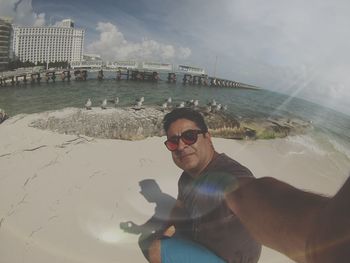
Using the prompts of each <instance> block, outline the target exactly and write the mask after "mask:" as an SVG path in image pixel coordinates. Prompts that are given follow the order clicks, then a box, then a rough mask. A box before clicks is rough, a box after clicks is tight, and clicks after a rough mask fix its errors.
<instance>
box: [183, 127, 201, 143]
mask: <svg viewBox="0 0 350 263" xmlns="http://www.w3.org/2000/svg"><path fill="white" fill-rule="evenodd" d="M181 139H182V141H183V142H184V143H185V144H187V145H191V144H194V143H196V141H197V139H198V132H197V131H192V130H189V131H185V132H184V133H183V134H182V135H181Z"/></svg>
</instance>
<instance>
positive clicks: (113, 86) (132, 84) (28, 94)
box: [0, 74, 350, 158]
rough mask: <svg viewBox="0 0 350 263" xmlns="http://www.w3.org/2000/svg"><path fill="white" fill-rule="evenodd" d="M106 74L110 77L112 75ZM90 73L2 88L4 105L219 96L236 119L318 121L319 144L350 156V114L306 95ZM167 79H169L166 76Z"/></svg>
mask: <svg viewBox="0 0 350 263" xmlns="http://www.w3.org/2000/svg"><path fill="white" fill-rule="evenodd" d="M105 75H107V77H108V74H105ZM89 77H90V79H89V80H87V81H75V80H73V79H72V81H71V82H62V81H60V80H57V81H56V83H52V82H49V83H46V82H45V81H42V82H41V84H34V85H31V84H27V85H23V84H21V85H19V86H14V87H11V86H7V87H0V108H2V109H5V110H6V112H7V113H8V114H9V115H10V116H13V115H16V114H20V113H36V112H42V111H47V110H56V109H62V108H65V107H83V106H84V104H85V102H86V100H87V99H88V98H91V100H92V103H93V106H95V107H98V106H99V105H100V103H101V101H102V100H103V99H104V98H107V99H113V98H115V97H117V96H118V97H119V98H120V102H119V105H120V106H130V105H133V103H134V102H135V99H136V98H138V97H141V96H143V97H144V98H145V102H144V104H145V105H161V104H162V102H163V101H164V100H165V99H166V98H168V97H172V98H173V102H174V103H175V104H176V103H180V102H181V101H186V100H190V99H198V100H199V103H200V105H201V104H202V105H203V104H206V103H208V102H209V101H210V100H211V99H215V100H216V101H217V102H218V103H221V104H226V105H228V110H229V112H230V113H231V114H233V115H235V116H236V117H256V118H267V117H271V116H272V117H273V116H285V117H293V116H295V117H299V118H303V119H305V120H309V121H312V123H313V125H314V126H315V130H314V134H313V136H314V138H317V139H318V141H319V143H322V144H323V145H331V146H332V147H333V150H337V151H340V152H342V153H343V154H345V155H346V156H347V158H350V117H349V116H347V115H345V114H342V113H339V112H336V111H333V110H331V109H328V108H325V107H322V106H320V105H316V104H313V103H311V102H308V101H305V100H302V99H298V98H290V97H288V96H286V95H283V94H279V93H276V92H271V91H267V90H247V89H234V88H214V87H203V86H184V85H182V84H181V83H177V84H169V83H167V82H166V81H159V82H158V83H151V82H136V81H126V80H122V81H116V80H113V79H111V77H112V76H109V77H110V78H109V79H105V80H103V81H97V80H96V78H95V77H94V75H93V74H90V76H89ZM161 77H162V79H166V76H161ZM178 80H180V78H178Z"/></svg>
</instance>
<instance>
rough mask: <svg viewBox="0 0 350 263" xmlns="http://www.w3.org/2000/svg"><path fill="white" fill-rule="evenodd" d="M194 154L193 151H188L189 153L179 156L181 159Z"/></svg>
mask: <svg viewBox="0 0 350 263" xmlns="http://www.w3.org/2000/svg"><path fill="white" fill-rule="evenodd" d="M192 155H193V153H187V154H181V155H180V156H179V158H180V160H183V159H186V158H188V157H191V156H192Z"/></svg>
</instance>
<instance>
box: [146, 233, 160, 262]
mask: <svg viewBox="0 0 350 263" xmlns="http://www.w3.org/2000/svg"><path fill="white" fill-rule="evenodd" d="M160 250H161V241H160V240H158V239H157V240H154V241H153V242H152V243H151V245H150V247H149V250H148V260H149V262H151V263H161V253H160Z"/></svg>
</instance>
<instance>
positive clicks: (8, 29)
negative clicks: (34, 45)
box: [0, 18, 12, 70]
mask: <svg viewBox="0 0 350 263" xmlns="http://www.w3.org/2000/svg"><path fill="white" fill-rule="evenodd" d="M11 37H12V26H11V21H10V20H9V19H1V18H0V70H5V69H6V68H7V66H8V63H9V59H10V57H11V52H10V50H11V48H10V46H11Z"/></svg>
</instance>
